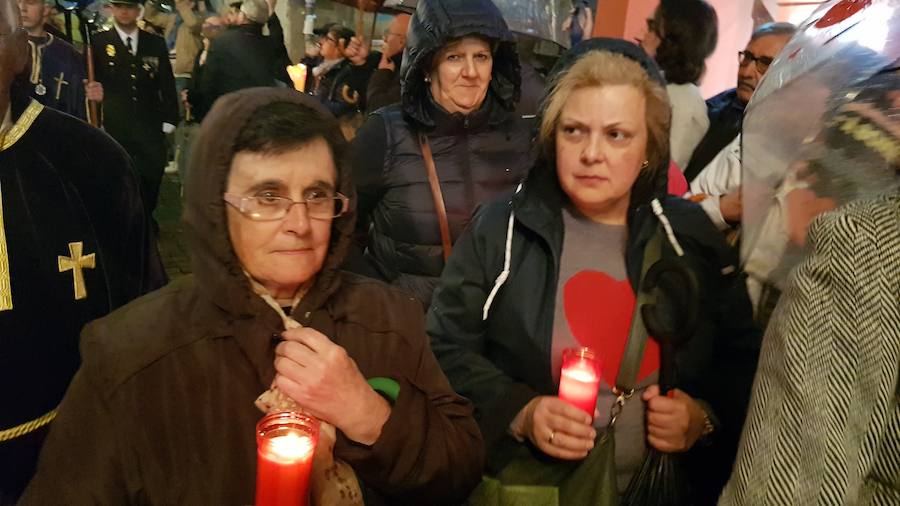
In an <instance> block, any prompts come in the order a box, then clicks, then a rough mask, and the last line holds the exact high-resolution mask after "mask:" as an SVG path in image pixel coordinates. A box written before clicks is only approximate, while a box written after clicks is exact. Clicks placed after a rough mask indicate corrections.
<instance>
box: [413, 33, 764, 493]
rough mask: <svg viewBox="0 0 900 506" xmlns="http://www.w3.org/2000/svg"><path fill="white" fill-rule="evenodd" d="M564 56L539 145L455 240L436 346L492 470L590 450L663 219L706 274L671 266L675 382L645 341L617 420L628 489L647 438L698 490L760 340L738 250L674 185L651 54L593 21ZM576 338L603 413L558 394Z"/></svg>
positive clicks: (717, 479)
mask: <svg viewBox="0 0 900 506" xmlns="http://www.w3.org/2000/svg"><path fill="white" fill-rule="evenodd" d="M557 67H558V68H559V69H560V70H558V71H556V72H555V77H553V78H552V80H551V83H552V84H551V85H550V88H549V90H548V96H547V99H546V100H545V103H544V110H543V117H542V120H541V129H540V140H539V143H540V147H541V153H540V155H539V159H538V161H537V162H536V163H535V165H534V166H533V168H532V169H531V171H530V172H529V174H528V178H527V179H526V180H525V182H524V184H523V187H522V188H521V190H520V191H517V192H516V193H515V195H514V196H512V197H511V198H505V199H502V200H498V201H497V202H494V203H492V204H490V205H488V206H486V207H485V208H483V209H482V210H481V211H480V212H479V213H478V215H476V217H475V218H474V220H473V222H472V224H471V225H470V226H469V229H468V230H467V231H466V233H465V234H463V236H462V237H461V238H460V240H459V242H458V243H457V245H456V248H455V249H454V251H453V255H452V256H451V257H450V261H449V262H448V264H447V267H446V269H445V270H444V273H443V275H442V277H441V282H440V285H439V286H438V288H437V289H436V290H435V293H434V300H433V303H432V307H431V310H430V311H429V313H428V317H427V323H426V328H427V330H428V332H429V334H430V335H431V338H432V348H433V350H434V352H435V355H436V356H437V357H438V361H439V362H440V364H441V367H442V368H443V369H444V372H445V373H446V374H447V377H448V378H449V379H450V383H451V384H452V385H453V387H454V388H455V389H456V391H457V392H459V393H460V394H462V395H464V396H466V397H467V398H469V399H471V400H472V402H473V403H474V404H475V415H476V419H477V420H478V423H479V426H480V427H481V431H482V434H483V436H484V438H485V445H486V447H487V455H488V456H489V458H488V470H489V471H490V472H492V473H496V472H499V471H501V470H502V469H503V468H504V467H505V465H506V464H507V463H508V462H510V461H511V460H513V459H516V458H528V456H529V455H532V454H535V455H539V456H540V457H538V458H540V459H546V458H547V457H550V458H554V459H560V460H568V461H580V460H583V459H584V458H585V457H586V456H587V455H588V453H589V452H590V451H591V449H592V448H593V446H594V443H595V437H596V436H597V434H598V431H599V429H601V428H603V427H606V424H607V423H608V421H609V419H610V407H611V405H612V404H613V402H614V401H615V400H616V395H615V394H613V392H612V391H611V387H613V386H615V385H616V376H617V374H618V373H619V366H620V364H621V363H622V361H623V354H624V348H625V341H626V338H627V337H628V334H629V325H630V323H631V320H632V314H633V312H634V307H635V293H636V292H637V291H638V290H637V287H638V283H639V280H640V279H642V278H641V276H642V274H641V271H642V268H646V267H644V266H642V263H643V258H644V254H645V248H647V244H648V242H650V240H651V238H653V237H654V236H656V237H661V242H662V250H661V257H662V259H663V261H666V260H671V259H675V258H678V260H677V261H678V262H680V263H683V265H684V266H686V268H687V270H688V271H689V272H690V274H691V276H692V277H693V278H694V279H696V280H697V287H698V290H697V291H696V299H694V300H687V293H686V292H685V291H684V287H683V286H681V285H680V284H677V283H674V282H673V281H674V279H668V280H666V279H662V280H661V281H662V282H661V283H660V284H659V286H660V287H661V292H660V293H659V294H658V295H657V298H658V300H657V302H656V307H657V310H658V314H659V315H660V316H661V318H662V321H663V324H664V325H665V326H666V327H667V328H676V327H680V326H681V323H680V322H679V315H681V314H683V313H687V312H689V311H695V312H696V314H698V318H697V322H698V323H697V326H696V330H695V331H694V332H693V334H692V335H691V336H690V339H689V340H688V341H687V343H686V344H684V345H683V346H682V347H680V348H679V349H678V350H677V352H676V354H675V362H676V363H677V371H678V375H677V379H676V381H675V383H674V385H673V386H674V387H676V388H675V389H674V390H673V391H672V394H671V395H670V396H665V395H660V393H659V387H658V386H657V382H658V370H659V366H660V348H659V346H658V345H657V343H656V341H655V340H648V341H647V343H646V348H645V351H644V354H643V357H642V359H641V361H640V367H639V372H638V374H637V375H636V376H637V381H636V385H635V391H634V396H633V397H632V398H631V399H630V400H627V401H625V406H624V411H623V412H622V413H621V415H620V416H619V417H618V421H617V425H616V431H615V438H616V455H615V468H616V475H617V482H618V489H619V492H622V491H624V490H625V488H626V487H627V485H628V483H629V481H630V480H631V478H632V476H633V475H634V474H635V472H636V470H637V469H638V467H639V466H640V464H641V462H642V459H643V457H644V453H645V449H646V448H647V447H648V446H649V447H653V448H655V449H657V450H659V451H663V452H685V453H686V459H687V462H688V468H689V469H690V471H691V472H690V473H689V475H690V478H691V482H692V483H691V484H692V485H693V488H694V493H695V494H696V495H695V497H696V499H697V502H696V503H697V504H709V503H711V502H713V501H714V500H715V498H716V497H717V496H718V493H719V491H720V490H721V487H722V486H723V485H724V483H725V481H726V480H727V477H728V471H729V470H730V466H731V463H732V461H733V459H734V453H735V448H736V445H737V439H738V436H739V434H740V430H741V426H742V424H743V419H744V416H745V411H746V405H747V402H748V397H749V392H750V386H751V382H752V378H753V374H754V372H755V369H756V357H757V354H758V350H759V346H760V333H759V331H758V330H757V329H755V328H754V327H753V324H752V314H751V308H750V303H749V300H748V298H747V291H746V286H745V284H744V279H743V277H742V276H741V275H740V273H739V272H738V270H737V265H738V264H737V262H738V259H737V258H736V256H735V254H734V253H733V252H732V251H731V250H730V249H729V248H728V246H727V245H726V244H725V243H724V242H723V240H722V238H721V234H719V233H718V232H717V231H716V229H715V227H714V226H713V225H712V223H711V222H710V221H709V219H708V218H707V217H706V215H705V213H704V212H703V211H702V210H701V209H700V208H699V207H698V206H697V205H695V204H693V203H691V202H688V201H686V200H682V199H678V198H674V197H666V196H665V195H664V189H665V188H666V169H667V167H668V165H669V154H668V140H669V131H668V128H669V118H670V109H669V104H668V100H667V98H666V94H665V88H664V82H663V80H662V79H661V77H660V75H659V71H658V70H657V67H656V65H655V63H654V62H653V61H652V60H651V59H650V58H648V57H647V55H646V54H645V53H644V52H643V51H642V50H641V49H640V48H638V47H637V46H635V45H634V44H631V43H629V42H625V41H620V40H611V39H592V40H590V41H585V42H583V43H581V44H580V45H578V46H576V47H575V48H574V49H573V50H572V51H570V52H569V53H568V55H567V56H565V57H564V59H563V60H562V61H561V62H560V63H558V64H557ZM657 244H658V242H657ZM692 307H693V308H692ZM648 326H649V325H648ZM650 330H651V333H652V331H653V329H652V328H651V329H650ZM570 347H590V348H592V349H594V350H596V351H598V352H599V355H600V360H601V374H602V378H603V380H602V383H601V389H600V390H601V392H600V396H599V400H598V404H597V412H596V414H597V415H598V416H596V417H595V418H594V419H593V420H592V417H591V415H590V414H588V413H586V412H584V411H581V410H580V409H578V408H575V407H574V406H572V405H569V404H568V403H566V402H564V401H562V400H561V399H560V398H558V397H557V396H556V393H557V390H558V384H559V376H560V365H561V355H562V350H563V349H565V348H570Z"/></svg>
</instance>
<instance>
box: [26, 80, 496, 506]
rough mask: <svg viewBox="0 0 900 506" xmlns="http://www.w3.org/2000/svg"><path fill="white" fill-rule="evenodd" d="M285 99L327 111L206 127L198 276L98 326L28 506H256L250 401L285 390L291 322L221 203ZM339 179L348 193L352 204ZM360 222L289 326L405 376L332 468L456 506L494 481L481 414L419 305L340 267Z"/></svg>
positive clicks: (201, 151) (193, 237)
mask: <svg viewBox="0 0 900 506" xmlns="http://www.w3.org/2000/svg"><path fill="white" fill-rule="evenodd" d="M277 101H285V102H293V103H298V104H303V105H306V106H307V107H314V108H316V109H317V110H320V111H323V113H324V109H322V107H321V106H320V105H318V104H317V103H315V102H314V100H313V99H310V98H309V97H306V96H304V95H302V94H298V93H295V92H293V91H289V90H278V89H272V88H268V89H261V88H258V89H249V90H243V91H241V92H238V93H234V94H231V95H227V96H225V97H223V98H222V99H220V100H219V101H218V103H217V104H216V106H215V107H214V108H213V110H212V111H211V112H210V114H209V115H208V116H207V118H206V120H205V121H204V123H203V126H202V127H201V131H200V134H199V135H198V138H197V140H196V144H195V153H194V158H193V159H192V169H191V171H190V180H189V181H188V186H187V205H186V211H185V222H186V225H187V234H188V235H189V238H190V241H191V248H192V254H193V265H194V274H193V275H191V276H187V277H185V278H182V279H180V280H178V281H176V282H174V283H172V284H170V285H169V286H167V287H165V288H163V289H161V290H159V291H156V292H154V293H151V294H150V295H147V296H145V297H143V298H141V299H138V300H137V301H135V302H133V303H131V304H129V305H127V306H125V307H124V308H122V309H120V310H118V311H116V312H114V313H112V314H111V315H110V316H108V317H106V318H103V319H101V320H97V321H95V322H93V323H92V324H90V325H88V326H87V327H86V329H85V330H84V333H83V335H82V342H81V353H82V356H83V365H82V367H81V369H80V370H79V372H78V374H77V375H76V376H75V379H74V380H73V382H72V385H71V386H70V388H69V390H68V392H67V394H66V397H65V399H64V400H63V402H62V405H61V407H60V410H59V416H58V418H57V419H56V422H55V423H54V427H53V430H52V431H51V433H50V435H49V438H48V440H47V443H46V445H45V447H44V452H43V453H42V456H41V461H40V463H39V468H38V473H37V475H36V477H35V479H34V480H33V481H32V483H31V485H30V486H29V489H28V490H27V492H26V495H25V497H24V498H23V501H22V504H26V505H27V504H216V505H224V504H235V505H243V504H251V503H253V500H254V490H255V477H256V442H255V430H254V428H255V424H256V422H257V421H258V420H259V419H260V418H261V416H262V414H261V413H260V412H259V411H258V410H257V408H256V407H255V406H254V400H255V399H256V397H257V396H258V395H259V394H260V393H262V392H263V391H264V390H266V389H267V388H268V387H269V385H270V384H271V382H272V379H273V377H274V374H275V369H274V364H273V361H274V358H275V355H274V349H275V345H276V344H277V340H276V339H275V338H277V337H279V334H280V332H281V331H282V330H283V325H282V321H281V319H280V318H279V316H278V315H277V314H276V313H275V311H274V310H273V309H272V308H271V307H269V306H268V305H266V303H265V302H264V301H263V300H262V299H261V298H260V297H259V296H257V295H255V294H254V293H253V292H252V291H251V288H250V286H249V283H248V280H247V279H246V277H245V276H244V274H243V271H242V268H241V265H240V264H239V262H238V259H237V257H236V256H235V253H234V251H233V249H232V246H231V242H230V239H229V234H228V228H227V223H226V218H225V217H226V210H225V205H226V204H225V203H224V202H223V200H222V194H223V193H224V190H225V185H226V181H227V175H228V171H229V168H230V163H231V159H232V157H233V154H234V153H233V147H234V144H235V140H236V137H237V135H238V132H239V131H240V129H241V126H242V125H244V124H245V123H246V121H247V120H248V119H249V117H250V116H251V115H252V114H253V113H254V111H256V110H257V109H258V108H259V107H261V106H263V105H266V104H269V103H272V102H277ZM324 114H326V115H327V113H324ZM338 166H339V168H338V171H339V176H338V179H339V181H338V187H339V188H338V189H339V191H340V192H341V193H343V194H344V195H347V196H350V198H351V201H353V200H355V192H354V190H353V188H352V186H351V183H350V178H349V175H348V171H347V170H345V167H344V166H343V164H341V163H338ZM354 219H355V217H354V213H353V212H352V211H351V212H350V213H347V214H345V215H343V216H341V217H340V218H337V219H335V221H334V223H333V229H332V243H331V246H330V248H329V253H328V256H327V258H326V260H325V263H324V265H323V267H322V270H321V271H320V273H319V275H318V276H317V278H316V280H315V283H314V285H313V287H312V288H311V290H310V291H309V293H308V294H307V296H306V297H304V298H303V299H302V300H301V302H300V303H299V304H298V305H297V307H296V308H295V309H294V311H293V313H292V316H293V318H294V319H296V320H297V321H298V322H300V323H301V324H303V325H307V326H310V327H313V328H315V329H317V330H318V331H320V332H322V333H323V334H325V335H326V336H329V337H330V338H331V339H332V340H333V341H334V342H335V343H337V344H338V345H340V346H342V347H344V348H345V349H346V350H347V352H348V354H349V355H350V357H352V358H353V359H354V360H355V361H356V364H357V366H358V367H359V369H360V371H361V372H362V374H363V375H364V376H365V377H368V378H370V377H376V376H384V377H390V378H393V379H395V380H396V381H397V382H398V383H399V384H400V395H399V398H398V399H397V400H396V402H395V403H394V404H393V407H392V412H391V415H390V418H389V419H388V421H387V422H386V423H385V425H384V427H383V430H382V433H381V436H380V438H379V439H378V441H376V442H375V444H373V445H372V446H365V445H361V444H357V443H355V442H353V441H350V440H349V439H347V438H346V437H344V436H343V435H342V434H341V433H340V432H339V433H338V440H337V443H336V445H335V457H336V458H339V459H342V460H344V461H346V462H347V463H349V464H350V465H351V466H352V467H353V468H354V470H355V471H356V474H357V476H358V477H359V479H360V480H361V481H362V483H363V490H364V492H365V495H366V497H365V499H366V503H367V504H382V503H389V504H398V503H409V502H412V503H417V504H437V503H444V502H453V501H458V500H460V498H461V497H465V495H466V494H467V493H468V491H469V490H470V489H471V488H472V487H474V485H475V484H476V483H477V482H478V480H479V478H480V475H481V469H482V460H483V452H484V450H483V446H482V442H481V436H480V433H479V430H478V427H477V425H476V424H475V421H474V420H473V418H472V408H471V406H470V404H469V403H468V402H467V401H466V400H465V399H463V398H461V397H460V396H458V395H456V394H455V393H454V392H453V390H452V389H451V388H450V385H449V383H448V382H447V379H446V378H445V377H444V374H443V373H442V372H441V370H440V368H439V366H438V364H437V361H436V360H435V358H434V356H433V355H432V353H431V350H430V349H429V347H428V345H427V341H426V338H425V331H424V329H423V322H422V319H421V317H420V315H421V310H420V306H419V303H418V302H416V301H415V300H413V299H412V298H410V297H409V296H407V295H404V294H402V293H401V292H399V291H397V290H394V289H392V288H390V287H388V286H387V285H384V284H382V283H380V282H377V281H372V280H369V279H366V278H361V277H358V276H354V275H351V274H348V273H344V272H340V271H338V270H337V267H338V265H340V263H341V261H342V260H343V256H344V252H345V251H346V249H347V246H348V244H349V242H350V240H351V232H352V231H353V227H354Z"/></svg>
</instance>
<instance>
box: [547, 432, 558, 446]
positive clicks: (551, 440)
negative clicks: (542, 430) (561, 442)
mask: <svg viewBox="0 0 900 506" xmlns="http://www.w3.org/2000/svg"><path fill="white" fill-rule="evenodd" d="M554 436H556V431H553V430H551V431H550V437H549V438H547V442H548V443H550V444H553V437H554Z"/></svg>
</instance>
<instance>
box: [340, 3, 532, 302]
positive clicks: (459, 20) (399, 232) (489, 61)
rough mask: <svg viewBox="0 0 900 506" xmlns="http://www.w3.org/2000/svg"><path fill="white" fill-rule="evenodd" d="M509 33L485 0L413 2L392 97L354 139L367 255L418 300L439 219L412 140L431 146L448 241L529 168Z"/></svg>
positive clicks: (526, 127)
mask: <svg viewBox="0 0 900 506" xmlns="http://www.w3.org/2000/svg"><path fill="white" fill-rule="evenodd" d="M520 81H521V78H520V73H519V58H518V54H517V52H516V44H515V39H514V38H513V35H512V33H511V32H510V31H509V29H508V28H507V26H506V22H505V21H504V20H503V17H502V15H501V14H500V11H498V10H497V8H496V7H495V6H494V5H493V4H492V3H491V2H490V0H440V1H438V0H420V1H419V3H418V7H417V9H416V14H415V16H413V19H412V21H411V22H410V26H409V32H408V34H407V45H406V49H405V52H404V55H403V67H402V69H401V89H402V91H401V102H400V103H399V104H395V105H393V106H389V107H386V108H383V109H380V110H378V111H376V112H375V113H373V114H372V115H371V116H370V117H369V119H368V121H367V122H366V124H365V125H363V127H362V128H361V129H360V131H359V133H358V135H357V137H356V138H355V139H354V145H353V151H354V154H353V180H354V183H355V184H356V187H357V190H358V192H359V207H358V217H359V222H358V223H359V225H358V227H359V228H360V231H361V232H365V234H366V235H367V241H366V242H367V244H366V249H365V256H366V259H367V261H368V264H369V265H370V266H372V267H374V269H375V270H376V271H377V272H378V275H380V276H381V277H383V278H385V279H386V280H388V281H390V282H391V283H393V284H395V285H398V286H400V287H402V288H404V289H406V290H407V291H409V292H410V293H412V294H413V295H415V296H416V297H418V298H419V299H420V300H421V301H422V304H423V305H424V306H426V307H427V305H428V303H429V301H430V299H431V292H432V291H433V289H434V287H435V285H436V284H437V280H438V277H439V276H440V274H441V270H442V269H443V268H444V251H443V249H444V248H443V247H442V235H441V227H440V223H439V214H438V212H437V211H436V204H435V198H434V195H433V192H432V189H431V186H430V185H429V180H428V170H427V168H426V163H425V159H424V157H423V155H422V146H421V144H420V142H421V139H422V137H424V139H425V141H426V142H427V144H428V146H429V147H430V148H431V151H432V152H433V158H434V164H435V167H436V172H437V175H438V180H439V182H440V191H441V194H442V197H443V201H444V205H445V206H446V213H447V219H448V224H449V238H448V239H449V242H450V243H452V242H454V241H455V240H456V238H457V237H459V235H460V234H461V233H462V231H463V230H464V229H465V228H466V225H467V224H468V222H469V220H470V218H471V216H472V214H473V211H474V210H475V209H476V208H477V207H478V206H479V205H480V204H482V203H484V202H487V201H489V200H491V199H493V198H494V197H496V196H497V195H500V194H502V193H504V192H508V191H510V190H512V189H513V188H515V185H516V184H517V183H518V182H519V181H520V180H521V178H522V177H523V176H524V175H525V171H526V170H527V168H528V167H529V166H530V165H531V163H532V161H533V156H532V155H531V148H530V138H531V135H530V133H531V127H532V124H531V122H530V121H527V120H524V119H522V117H520V116H516V115H515V113H514V110H515V108H516V103H517V102H518V100H519V95H520Z"/></svg>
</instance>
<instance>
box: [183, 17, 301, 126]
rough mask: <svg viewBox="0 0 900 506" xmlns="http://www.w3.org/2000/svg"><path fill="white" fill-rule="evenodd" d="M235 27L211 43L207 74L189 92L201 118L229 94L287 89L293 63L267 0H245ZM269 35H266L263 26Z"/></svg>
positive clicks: (206, 63)
mask: <svg viewBox="0 0 900 506" xmlns="http://www.w3.org/2000/svg"><path fill="white" fill-rule="evenodd" d="M234 21H235V23H236V24H235V25H233V26H232V28H231V29H229V30H226V31H225V32H224V33H222V34H221V35H220V36H219V37H217V38H216V39H215V40H213V41H212V42H211V43H210V46H209V50H208V52H207V54H206V62H205V64H204V65H203V72H202V74H201V75H200V77H199V78H198V79H197V80H196V82H195V83H194V86H193V88H191V89H190V91H189V93H188V99H189V101H190V102H191V105H192V106H193V107H194V113H195V115H196V116H197V117H198V118H202V117H203V116H205V114H206V112H207V111H209V109H210V108H211V107H212V105H213V103H215V101H216V100H217V99H218V98H219V97H221V96H222V95H225V94H227V93H231V92H233V91H237V90H242V89H245V88H254V87H258V86H269V87H271V86H276V87H283V86H287V85H288V83H290V82H291V79H290V77H289V76H288V73H287V67H288V65H290V64H291V62H290V59H289V58H288V56H287V49H285V47H284V36H283V32H282V30H281V24H280V22H278V18H277V17H276V16H275V14H274V2H272V4H271V6H270V4H269V3H267V2H266V0H245V1H244V2H242V3H241V5H240V7H239V10H238V13H237V14H236V15H235V16H234ZM267 24H268V26H269V32H270V35H269V36H265V35H263V25H267Z"/></svg>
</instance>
